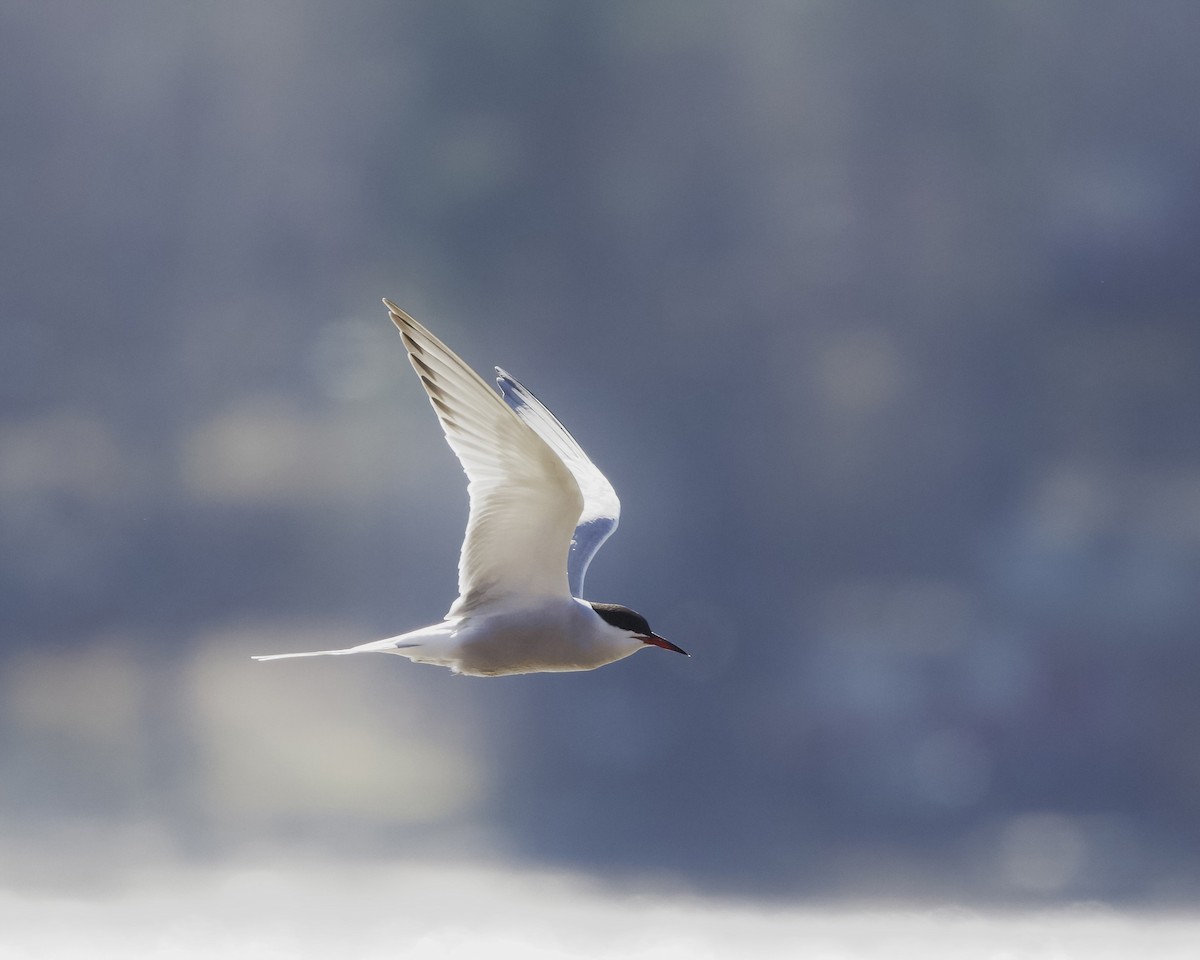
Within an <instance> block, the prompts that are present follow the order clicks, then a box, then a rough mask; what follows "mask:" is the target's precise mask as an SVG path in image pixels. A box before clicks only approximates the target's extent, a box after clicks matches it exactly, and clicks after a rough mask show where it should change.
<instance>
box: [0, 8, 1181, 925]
mask: <svg viewBox="0 0 1200 960" xmlns="http://www.w3.org/2000/svg"><path fill="white" fill-rule="evenodd" d="M1197 36H1200V6H1197V5H1196V4H1194V3H1191V2H1182V0H1181V2H1169V0H1163V2H1159V3H1155V4H1153V5H1152V6H1150V7H1147V6H1146V5H1143V4H1137V3H1129V2H1117V0H1040V2H1018V0H1012V2H986V3H973V4H964V3H959V2H954V0H945V2H938V0H917V2H912V3H903V4H886V3H868V2H848V3H843V2H833V0H811V2H794V3H785V2H750V3H737V4H733V3H715V2H693V3H687V2H674V3H670V2H655V0H650V2H581V3H555V2H549V0H544V2H543V0H525V2H509V3H491V2H476V3H464V2H401V3H397V2H383V0H346V2H340V3H326V4H321V3H292V2H285V0H278V2H269V0H251V2H240V0H239V2H234V0H217V2H207V3H203V4H176V3H159V4H152V3H140V2H130V0H112V2H107V3H103V4H96V3H88V2H82V0H77V2H72V0H61V2H53V0H52V2H31V0H28V2H21V0H9V2H7V3H5V4H4V6H3V9H2V10H0V132H2V135H0V179H2V182H3V188H2V190H0V224H2V227H0V244H2V254H0V543H2V545H3V546H2V550H0V590H2V592H3V593H2V596H3V610H2V612H0V617H2V620H0V631H2V632H0V666H2V670H3V672H2V677H0V687H2V695H0V722H2V727H0V814H2V815H3V819H2V821H0V823H2V826H0V843H2V844H3V847H4V857H3V861H2V862H3V867H0V869H2V870H3V871H4V877H3V878H4V879H5V881H6V882H10V883H13V884H16V885H18V886H24V885H27V884H29V883H32V882H40V883H46V884H52V885H53V884H62V883H68V882H70V883H72V884H79V883H84V884H87V883H93V882H94V883H104V882H108V881H109V880H111V879H112V878H113V877H114V876H119V875H120V873H121V871H122V870H125V869H134V868H137V867H138V866H139V865H141V864H144V863H147V862H180V861H190V860H194V859H195V858H201V859H207V858H214V857H217V858H220V857H225V856H252V855H254V851H281V850H282V851H291V852H295V851H303V852H304V854H305V855H306V856H309V855H311V856H313V857H316V858H330V859H332V860H337V861H346V860H351V861H352V860H354V859H355V858H361V859H364V860H365V859H371V858H407V857H412V856H420V857H424V858H433V859H441V858H446V859H454V858H475V857H483V858H485V859H490V860H493V861H499V862H501V863H507V862H513V863H534V864H538V863H555V864H560V865H566V866H569V867H572V868H575V869H579V870H583V871H585V872H592V873H595V874H596V875H598V876H603V877H612V878H615V879H618V880H620V881H622V882H624V881H626V880H630V881H632V880H636V881H637V882H638V883H652V884H654V883H660V882H661V883H662V884H670V885H675V886H680V885H682V886H685V887H688V888H692V889H697V890H703V891H731V892H737V893H746V894H750V895H762V894H767V893H770V894H773V895H776V896H780V895H781V896H785V897H802V896H827V895H828V896H849V897H862V896H928V897H931V898H941V897H946V896H954V897H964V896H966V897H969V898H973V899H976V900H980V901H990V902H1012V901H1029V900H1033V901H1040V900H1046V901H1056V900H1067V899H1076V898H1081V897H1082V898H1100V899H1120V900H1127V901H1128V900H1134V901H1142V902H1151V903H1180V902H1191V901H1192V900H1193V899H1194V897H1195V895H1196V893H1197V890H1198V889H1200V887H1198V884H1200V748H1198V746H1197V744H1198V743H1200V696H1198V695H1197V690H1196V687H1197V679H1198V678H1200V637H1198V635H1197V627H1198V624H1200V599H1198V598H1200V590H1198V589H1197V586H1198V582H1200V373H1198V371H1200V269H1198V264H1200V260H1198V255H1197V251H1198V250H1200V174H1198V171H1200V124H1198V123H1197V103H1198V102H1200V57H1197V55H1196V38H1197ZM383 296H387V297H390V298H392V299H394V300H395V301H396V302H397V303H399V304H401V305H402V306H404V307H405V308H406V309H408V310H409V311H410V312H412V313H413V314H414V315H415V316H417V317H418V318H419V319H420V320H422V321H423V322H425V323H427V324H428V325H429V326H430V327H431V328H432V329H433V330H434V331H435V332H436V333H438V334H439V335H441V336H442V337H444V338H445V339H446V340H447V341H448V342H449V343H450V344H451V345H452V346H453V347H455V348H456V349H458V350H459V351H460V352H461V353H462V354H463V356H464V357H465V358H466V359H467V360H468V361H469V362H471V363H472V364H474V365H475V367H476V368H477V369H479V370H481V371H484V372H486V371H488V370H489V369H490V365H492V364H496V363H498V364H501V365H503V366H505V367H506V368H507V369H508V370H510V371H511V372H513V373H514V375H516V376H518V377H519V378H521V379H522V380H524V381H525V382H526V383H527V384H528V385H529V386H530V387H531V388H532V389H533V390H534V391H535V392H536V393H537V394H538V395H539V396H540V397H541V398H542V399H543V400H544V401H546V402H547V404H548V405H549V406H550V407H551V408H552V409H553V410H554V411H555V412H556V413H557V414H558V415H559V417H560V418H561V419H562V420H563V421H564V422H565V423H566V424H567V425H568V426H569V427H570V428H571V429H572V430H573V431H574V432H575V434H576V436H577V437H578V438H579V440H580V441H581V442H582V444H583V445H584V447H585V448H586V449H588V450H589V452H590V453H591V454H592V456H593V458H594V459H595V461H596V463H597V464H599V465H600V466H601V468H602V469H604V470H605V471H606V472H607V473H608V475H609V477H610V478H611V479H612V481H613V483H614V484H615V485H616V487H617V489H618V491H619V493H620V494H621V496H622V499H623V502H624V505H625V513H624V525H623V526H622V528H621V529H620V531H619V532H618V534H617V535H616V536H615V537H614V539H613V540H611V541H610V542H609V545H608V546H607V547H606V548H605V550H604V551H603V552H602V553H601V554H600V555H599V557H598V558H597V560H596V562H595V563H594V564H593V566H592V570H591V574H590V577H589V588H590V589H589V593H590V595H591V597H592V598H593V599H599V600H615V601H620V602H624V603H627V604H629V605H630V606H633V607H635V608H636V609H638V610H640V611H642V612H643V613H645V614H646V615H647V617H648V618H649V620H650V622H651V623H652V624H653V626H654V627H655V628H656V629H657V630H658V631H659V632H660V633H662V634H664V635H665V636H667V637H670V638H671V639H673V640H675V641H677V642H678V643H680V644H681V645H682V646H684V647H686V648H687V649H689V650H690V651H691V652H692V654H693V658H692V659H691V660H684V659H683V658H679V657H672V656H667V655H665V654H659V653H657V652H653V651H652V652H648V653H644V654H642V655H640V656H637V657H635V658H632V659H630V660H627V661H624V662H622V663H620V664H618V665H616V666H613V667H609V668H606V669H605V670H603V671H601V672H598V673H594V674H581V675H564V676H543V677H528V678H514V679H505V680H496V681H480V680H474V679H464V678H457V677H453V676H451V675H449V674H447V673H444V672H442V671H437V670H433V669H430V668H426V667H420V666H415V665H412V664H409V663H407V662H406V661H403V660H400V659H391V658H362V659H351V660H328V661H295V662H286V663H273V664H269V665H267V664H255V663H252V662H251V661H250V660H249V659H248V657H249V655H250V654H251V653H269V652H275V651H281V650H291V649H305V648H320V647H326V646H331V645H349V644H353V643H357V642H361V641H365V640H370V639H375V638H377V637H380V636H387V635H390V634H394V633H398V632H401V631H403V630H405V629H409V628H412V627H414V626H418V625H421V624H424V623H426V622H429V621H432V620H435V619H437V618H438V617H439V616H440V615H441V614H442V613H443V612H444V610H445V608H446V607H447V605H448V604H449V603H450V601H451V600H452V599H453V595H454V589H453V584H454V566H455V561H456V558H457V550H458V544H459V539H460V537H461V530H462V524H463V521H464V519H465V505H466V501H465V492H464V484H463V481H462V476H461V474H460V472H459V468H458V465H457V463H456V462H455V461H454V459H453V457H452V455H451V454H450V452H449V450H448V449H447V448H446V447H445V445H444V443H443V442H442V440H441V438H440V434H439V431H438V429H437V426H436V424H435V421H434V418H433V416H432V415H431V413H430V410H429V409H428V406H427V404H426V401H425V399H424V396H423V394H422V392H421V390H420V388H419V386H418V384H417V382H416V380H415V378H414V377H413V376H412V374H411V372H410V370H409V368H408V365H407V363H406V361H405V358H404V352H403V350H402V348H401V345H400V343H399V341H398V339H397V337H396V335H395V332H394V330H393V329H392V327H391V324H390V323H389V322H388V320H387V317H386V314H385V312H384V310H383V308H382V307H381V305H380V303H379V298H380V297H383Z"/></svg>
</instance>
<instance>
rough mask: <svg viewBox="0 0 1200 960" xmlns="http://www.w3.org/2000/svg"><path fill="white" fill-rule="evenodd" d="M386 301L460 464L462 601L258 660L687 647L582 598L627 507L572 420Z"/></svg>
mask: <svg viewBox="0 0 1200 960" xmlns="http://www.w3.org/2000/svg"><path fill="white" fill-rule="evenodd" d="M383 302H384V305H385V306H386V307H387V308H388V312H389V314H390V315H391V319H392V322H393V323H395V325H396V328H397V329H398V330H399V331H400V337H401V340H402V341H403V343H404V346H405V348H406V349H407V350H408V359H409V361H410V362H411V363H412V366H413V369H414V370H416V372H417V376H418V377H420V379H421V384H422V386H424V388H425V392H426V393H427V394H428V395H429V402H430V404H431V405H432V406H433V410H434V412H435V413H436V414H437V418H438V420H439V421H440V422H441V425H442V430H443V431H444V432H445V434H446V441H447V443H449V444H450V449H451V450H453V451H454V453H455V455H457V457H458V459H459V461H460V462H461V463H462V467H463V470H464V471H465V472H466V474H467V481H468V482H467V494H468V496H469V498H470V509H469V511H468V517H467V533H466V537H465V538H464V540H463V545H462V553H461V554H460V556H459V561H458V599H457V600H455V601H454V603H453V604H452V605H451V606H450V610H449V611H448V612H447V613H446V616H445V618H444V619H443V620H442V622H441V623H435V624H433V625H431V626H428V627H423V628H421V629H420V630H413V631H411V632H409V633H403V634H401V635H400V636H397V637H390V638H388V639H386V640H376V641H372V642H370V643H364V644H360V645H359V646H356V647H348V648H346V649H343V650H317V651H313V652H310V653H276V654H271V655H269V656H258V657H255V658H254V659H255V660H281V659H284V658H288V657H322V656H338V655H341V654H347V653H394V654H399V655H400V656H402V657H407V658H408V659H409V660H412V661H414V662H416V663H429V664H435V665H438V666H443V667H449V668H450V669H451V670H452V671H454V672H455V673H460V674H466V675H468V676H476V677H495V676H501V675H504V674H517V673H546V672H563V671H572V670H594V669H595V668H596V667H602V666H604V665H605V664H609V663H613V662H615V661H617V660H621V659H623V658H624V657H628V656H630V655H631V654H634V653H637V652H638V651H639V650H644V649H646V648H647V647H659V648H661V649H663V650H672V651H674V652H675V653H682V654H683V655H684V656H688V654H687V653H685V652H684V651H683V650H681V649H680V648H679V647H677V646H676V645H675V644H673V643H671V642H670V641H669V640H665V639H663V638H662V637H660V636H659V635H658V634H656V633H655V632H654V631H653V630H651V629H650V624H648V623H647V622H646V618H645V617H643V616H642V615H641V614H639V613H635V612H634V611H633V610H630V609H629V608H628V607H625V606H621V605H620V604H615V603H591V602H589V601H587V600H583V599H581V595H582V593H583V577H584V574H585V573H586V572H587V568H588V564H590V563H591V561H592V557H594V556H595V554H596V551H597V550H599V549H600V546H601V545H602V544H603V543H604V541H605V540H607V539H608V537H609V536H610V535H611V534H612V532H613V530H615V529H616V526H617V521H618V519H619V517H620V513H621V503H620V501H619V500H618V499H617V494H616V491H614V490H613V488H612V484H610V483H609V482H608V480H607V479H605V477H604V474H602V473H601V472H600V471H599V470H598V469H597V468H596V466H595V464H593V463H592V461H591V460H589V459H588V456H587V454H585V453H584V452H583V450H582V448H581V447H580V446H579V444H578V443H576V442H575V439H574V438H573V437H572V436H571V434H569V433H568V432H567V430H566V428H565V427H564V426H563V425H562V424H561V423H559V422H558V420H557V419H556V418H555V416H554V415H553V414H552V413H551V412H550V411H549V410H547V409H546V408H545V407H544V406H542V404H541V403H540V402H539V401H538V399H537V398H536V397H535V396H534V395H533V394H532V393H530V392H529V391H528V390H526V389H525V388H524V387H523V386H521V384H520V383H518V382H517V381H516V380H515V379H513V378H512V377H511V376H509V375H508V374H507V373H505V372H504V371H503V370H501V369H500V368H499V367H497V368H496V373H497V375H498V376H497V379H496V383H497V385H498V386H499V388H500V392H499V393H497V392H496V391H495V390H493V389H492V388H491V387H490V386H488V384H487V383H486V382H484V380H483V379H482V378H481V377H480V376H479V375H478V374H476V373H475V371H474V370H472V369H471V368H470V367H469V366H467V364H466V363H465V362H463V360H462V359H460V358H459V356H458V355H457V354H456V353H455V352H454V351H453V350H451V349H450V348H449V347H447V346H446V345H445V344H444V343H442V341H441V340H439V339H438V338H437V337H435V336H434V335H433V334H432V333H430V332H429V331H428V330H426V329H425V328H424V327H423V326H421V324H419V323H418V322H417V321H416V320H414V319H413V318H412V317H410V316H409V315H408V314H407V313H405V312H404V311H403V310H401V309H400V308H399V307H397V306H396V305H395V304H394V303H392V302H391V301H390V300H384V301H383Z"/></svg>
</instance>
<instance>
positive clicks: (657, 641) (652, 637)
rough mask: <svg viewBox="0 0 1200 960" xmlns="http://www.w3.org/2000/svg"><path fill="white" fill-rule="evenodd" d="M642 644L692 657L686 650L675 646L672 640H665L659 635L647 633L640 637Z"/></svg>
mask: <svg viewBox="0 0 1200 960" xmlns="http://www.w3.org/2000/svg"><path fill="white" fill-rule="evenodd" d="M638 639H639V640H641V641H642V643H652V644H654V646H656V647H662V648H663V649H664V650H674V651H675V652H676V653H682V654H683V655H684V656H685V657H690V656H691V654H690V653H688V652H687V651H686V650H684V649H682V648H680V647H677V646H675V644H673V643H672V642H671V641H670V640H664V639H663V638H662V637H660V636H659V635H658V634H657V633H646V634H642V635H640V636H639V637H638Z"/></svg>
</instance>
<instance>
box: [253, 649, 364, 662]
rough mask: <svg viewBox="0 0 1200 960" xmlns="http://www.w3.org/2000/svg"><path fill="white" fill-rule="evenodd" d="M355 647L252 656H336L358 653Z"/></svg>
mask: <svg viewBox="0 0 1200 960" xmlns="http://www.w3.org/2000/svg"><path fill="white" fill-rule="evenodd" d="M357 652H358V651H357V650H355V649H354V648H353V647H351V648H348V649H346V650H313V651H311V652H309V653H268V654H266V655H265V656H257V657H251V658H250V659H251V660H289V659H291V658H292V657H336V656H339V655H341V654H343V653H357Z"/></svg>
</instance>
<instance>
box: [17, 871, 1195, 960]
mask: <svg viewBox="0 0 1200 960" xmlns="http://www.w3.org/2000/svg"><path fill="white" fill-rule="evenodd" d="M0 931H2V932H0V958H3V960H18V958H25V957H30V958H32V957H53V958H55V960H73V958H88V960H91V958H96V957H109V956H112V957H117V956H120V957H137V958H157V957H164V958H166V957H169V958H185V957H218V956H219V957H223V958H230V960H234V958H243V957H244V958H255V960H260V958H273V957H280V958H283V957H287V958H304V957H322V958H325V957H339V958H376V957H378V958H383V957H398V956H402V957H413V958H426V957H428V958H435V957H485V956H497V955H512V956H516V955H519V956H522V957H530V958H540V957H628V958H668V957H672V958H673V957H680V958H697V957H699V958H703V957H735V956H736V957H753V958H756V960H761V958H773V957H781V958H782V957H789V958H790V957H797V956H803V957H806V958H821V960H841V958H859V957H862V958H866V957H871V958H884V957H887V958H891V957H914V958H927V957H953V958H955V960H972V958H987V960H1018V958H1022V960H1023V958H1044V960H1052V958H1054V960H1058V958H1074V957H1079V958H1088V960H1102V958H1106V957H1112V958H1127V957H1133V956H1146V957H1154V958H1156V960H1169V958H1174V957H1179V958H1183V957H1194V956H1195V951H1196V945H1197V944H1198V943H1200V919H1198V918H1196V917H1194V916H1173V915H1169V914H1148V915H1136V914H1130V913H1122V912H1117V911H1114V910H1111V909H1109V908H1106V907H1102V906H1099V905H1092V904H1081V905H1078V906H1075V907H1072V908H1066V909H1059V910H1054V911H1044V912H1027V913H1021V912H1011V913H1005V912H975V911H972V910H969V909H965V908H957V907H944V908H929V907H921V908H914V909H903V908H896V907H881V908H850V907H844V906H831V907H822V906H818V905H804V906H800V907H794V908H789V907H787V906H784V905H780V906H777V907H773V908H768V907H764V906H762V905H753V906H751V905H746V904H743V903H737V902H724V901H720V900H715V899H698V898H688V897H678V896H674V895H670V894H667V895H662V894H658V893H655V892H653V891H651V890H648V889H642V890H638V891H632V892H631V891H628V890H615V889H612V888H601V887H598V886H596V885H595V884H593V883H591V882H589V881H587V880H585V879H582V878H580V877H578V876H571V875H566V874H558V873H552V872H546V871H542V872H534V871H514V870H510V869H497V868H494V867H486V866H466V865H445V864H440V865H425V864H420V863H410V864H405V865H400V866H389V867H379V866H362V865H353V866H351V865H344V864H343V865H341V866H337V867H330V866H328V865H315V864H312V863H309V864H300V865H295V864H292V865H284V864H277V865H274V866H271V867H265V866H262V865H256V866H241V867H237V866H234V867H222V868H212V869H206V870H205V869H195V870H186V871H171V872H163V873H146V874H144V875H142V876H140V877H139V878H138V879H137V880H136V881H135V882H132V883H130V884H128V885H127V886H125V887H123V888H122V889H118V890H112V891H110V892H109V893H108V894H107V895H104V896H95V895H89V896H87V897H74V896H70V895H64V894H62V893H56V894H52V895H51V894H45V893H36V892H33V893H26V892H21V891H17V890H11V889H10V890H5V891H4V892H2V893H0ZM518 950H519V951H520V953H519V954H517V953H515V952H511V953H510V952H509V951H518ZM484 951H486V952H484ZM798 951H800V952H798Z"/></svg>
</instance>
